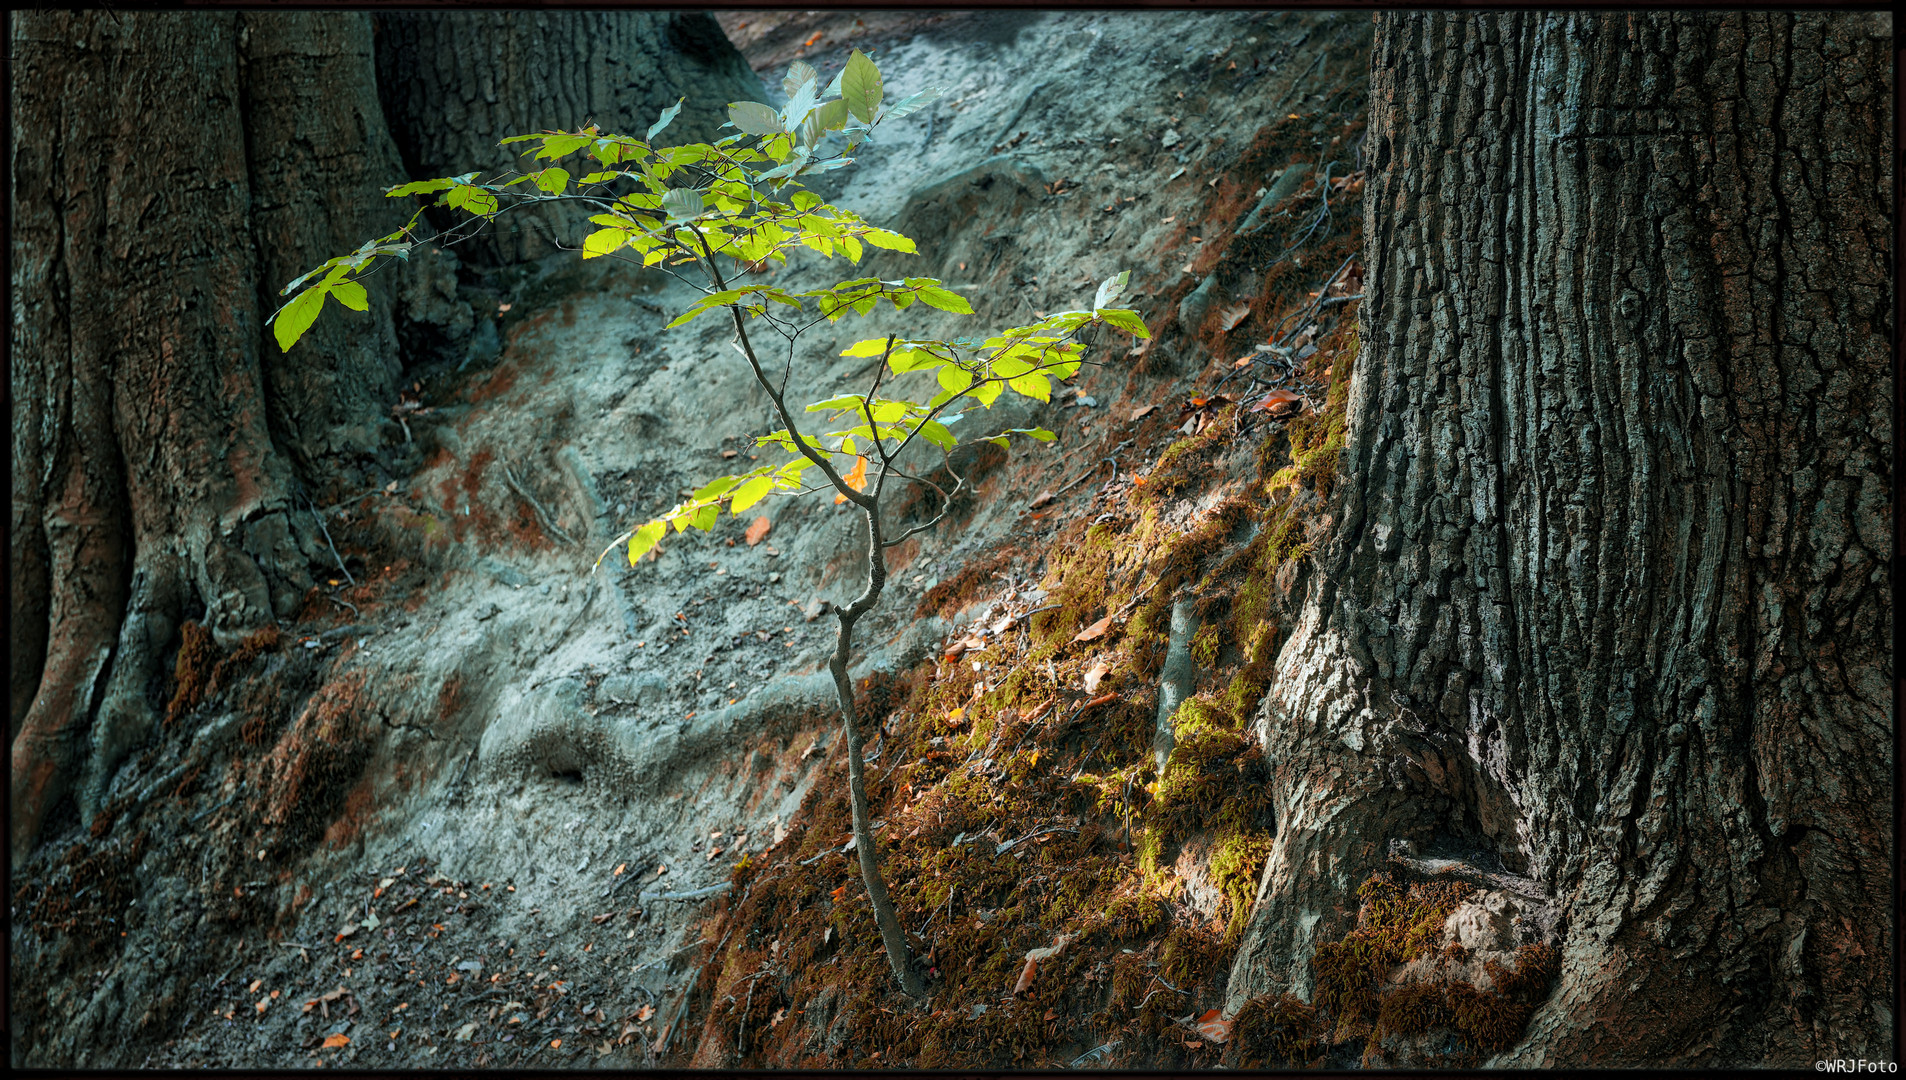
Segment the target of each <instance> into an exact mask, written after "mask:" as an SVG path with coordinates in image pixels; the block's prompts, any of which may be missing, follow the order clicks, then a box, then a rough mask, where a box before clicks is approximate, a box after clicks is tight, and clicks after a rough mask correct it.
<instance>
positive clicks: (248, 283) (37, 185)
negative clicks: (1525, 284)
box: [12, 13, 287, 862]
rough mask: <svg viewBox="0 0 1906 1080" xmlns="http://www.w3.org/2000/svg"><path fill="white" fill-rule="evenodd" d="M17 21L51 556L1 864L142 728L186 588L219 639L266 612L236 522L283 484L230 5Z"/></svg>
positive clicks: (40, 487) (39, 495)
mask: <svg viewBox="0 0 1906 1080" xmlns="http://www.w3.org/2000/svg"><path fill="white" fill-rule="evenodd" d="M14 18H15V20H16V21H15V24H14V26H15V38H14V40H15V43H16V49H17V51H18V52H19V53H20V59H19V61H18V65H19V66H18V68H17V69H16V71H17V74H18V77H17V78H16V80H15V84H14V87H15V99H14V125H15V126H14V133H15V144H14V162H15V165H14V168H15V173H14V176H15V180H14V184H15V187H14V192H13V194H14V206H15V208H16V214H17V215H18V219H19V220H21V221H22V222H23V224H24V223H28V222H30V223H31V224H30V225H29V226H28V227H27V228H26V229H25V230H23V231H22V232H21V233H20V234H19V235H18V236H16V238H15V252H16V265H18V266H20V267H21V268H22V271H23V273H22V274H21V276H20V277H19V278H17V279H16V281H17V285H16V287H17V289H18V291H17V292H16V296H17V297H18V300H17V303H18V304H19V305H20V307H21V309H22V310H24V311H29V312H34V313H35V314H34V315H33V316H32V317H30V318H29V319H28V320H27V325H28V326H29V327H31V329H23V330H22V331H16V334H17V335H18V336H16V346H17V347H16V351H15V354H14V371H15V380H16V383H15V386H16V395H17V396H16V400H17V401H18V402H19V408H20V409H21V410H22V413H23V414H26V415H29V416H30V417H31V419H30V420H29V421H28V423H27V424H22V425H18V426H17V428H16V431H17V430H18V428H21V427H27V426H33V427H35V428H37V431H35V432H34V433H33V434H31V435H28V436H26V437H25V439H24V441H26V442H27V443H28V444H29V445H28V446H26V447H25V451H26V452H25V453H24V454H22V455H21V457H20V459H19V460H20V462H21V464H22V465H24V466H26V467H25V468H21V469H17V470H16V473H15V486H14V490H15V505H16V518H15V520H16V525H18V526H19V527H21V528H22V531H23V532H28V533H30V532H31V530H32V529H33V528H34V526H35V522H34V521H33V520H32V517H33V515H32V514H31V513H30V512H28V513H24V514H23V513H22V512H21V511H20V509H19V507H20V505H21V502H22V501H23V499H24V501H25V502H26V503H28V504H29V505H31V504H33V503H36V502H37V503H38V504H39V506H40V507H41V508H42V509H41V512H40V513H39V515H38V517H39V522H38V527H39V528H40V530H41V531H42V532H43V535H44V539H43V541H40V542H43V543H44V544H45V545H46V549H45V550H46V551H47V552H48V553H49V555H50V557H49V558H48V559H47V563H46V565H47V566H48V568H49V570H50V573H49V576H48V578H47V579H45V582H44V583H42V582H41V581H37V580H34V579H33V578H31V577H27V578H26V579H25V580H24V581H23V582H22V584H23V586H24V588H23V590H22V591H24V592H27V593H28V594H29V595H32V594H34V593H44V594H45V595H47V596H48V597H49V599H48V601H47V611H48V613H49V614H48V618H47V619H46V621H45V623H44V624H43V625H44V628H45V629H44V635H45V636H44V641H45V642H46V645H45V646H44V649H45V652H44V655H45V662H44V665H43V667H42V669H41V671H39V672H21V671H18V670H16V671H15V673H14V674H15V679H16V690H15V703H16V707H17V702H18V701H19V700H20V697H21V693H20V690H19V687H20V686H21V685H22V684H23V683H24V684H26V685H36V686H37V694H36V696H34V697H33V698H32V699H31V705H30V706H29V707H28V709H27V713H26V716H25V718H24V720H23V722H22V728H21V732H20V734H19V736H18V737H17V738H16V739H15V741H14V747H13V781H14V783H13V793H12V805H13V822H14V828H13V838H12V839H13V853H14V857H15V860H16V862H17V860H18V859H19V857H20V856H21V855H22V854H23V851H24V845H30V843H31V842H32V840H33V839H34V837H35V835H36V834H37V831H38V827H39V823H40V820H41V818H42V816H43V815H44V813H45V812H46V811H47V810H48V809H50V808H51V806H52V805H53V804H54V803H55V802H56V801H57V800H58V799H59V797H60V795H61V794H63V793H64V791H65V790H66V789H67V787H68V785H69V784H70V783H71V782H72V779H73V773H74V769H75V764H76V759H77V756H78V754H79V753H80V746H81V744H82V741H83V740H85V739H86V738H88V737H90V738H91V740H92V742H93V743H94V744H95V745H96V746H98V745H101V744H102V741H103V743H104V744H106V745H108V746H109V747H110V746H116V745H118V744H120V743H122V742H124V741H127V740H130V739H133V738H136V737H137V734H138V732H139V731H140V729H143V728H149V726H150V721H151V717H152V715H153V710H152V702H151V700H150V697H149V691H150V689H151V687H150V686H149V685H148V684H149V682H150V681H151V677H152V676H153V675H154V674H155V670H154V668H155V665H154V663H153V660H154V658H155V657H156V654H157V652H158V650H159V649H161V648H162V647H163V645H164V643H165V642H166V641H167V640H168V639H170V637H171V636H172V634H173V631H174V626H173V621H172V620H173V618H175V617H176V615H177V612H178V609H179V607H180V604H181V600H182V596H181V589H182V588H187V587H189V588H192V589H194V590H195V591H196V593H197V595H198V596H199V597H200V598H202V600H203V602H204V604H205V608H206V622H207V624H208V625H209V626H210V627H211V628H212V629H213V631H214V633H215V634H217V635H219V636H220V637H221V638H223V639H225V640H228V641H229V640H232V639H235V638H236V637H238V636H241V635H243V634H244V633H245V632H247V631H249V630H251V629H254V628H256V627H257V626H259V625H261V624H262V623H264V622H265V621H267V620H269V619H270V618H271V610H270V595H269V588H268V586H267V583H266V580H265V577H264V575H263V574H262V573H261V572H260V569H259V567H258V565H257V564H256V563H255V562H254V561H253V560H252V558H251V557H250V556H249V555H247V554H246V553H245V551H244V544H245V541H246V528H245V527H246V525H247V523H248V522H251V521H253V520H254V519H257V518H260V517H262V516H264V515H266V514H269V513H270V512H271V511H272V510H273V509H274V508H275V506H276V505H277V503H278V502H279V501H280V500H281V497H282V496H281V492H282V490H283V487H284V483H285V480H286V478H287V477H286V473H285V470H284V468H283V466H282V462H281V460H280V459H279V458H278V457H277V455H276V454H275V452H274V450H273V447H272V444H271V440H270V437H269V435H268V434H267V432H266V428H265V422H264V414H263V408H262V406H263V397H262V395H261V394H260V389H259V370H258V351H257V342H258V333H257V327H258V313H257V292H256V288H255V287H256V270H255V267H254V262H253V255H252V249H251V244H250V237H249V235H248V217H247V214H248V210H249V200H250V185H249V181H248V176H247V171H246V162H245V141H244V138H243V132H242V116H241V110H240V99H239V86H238V78H237V75H238V72H237V65H236V63H235V62H234V60H235V57H236V52H235V41H234V37H235V34H236V29H237V23H236V17H223V16H219V17H201V16H186V15H151V16H147V15H140V16H120V17H119V18H118V21H117V22H115V21H114V19H113V17H112V16H111V15H107V14H104V13H100V14H91V13H87V14H68V13H54V14H38V15H26V14H17V15H15V16H14ZM161 58H162V59H161ZM20 441H22V440H21V437H20V436H18V435H16V446H18V445H19V443H20ZM121 507H123V514H124V516H125V519H126V520H125V521H124V522H123V524H122V522H121V520H120V517H121V514H122V510H121ZM36 539H37V538H27V539H24V540H23V541H16V544H17V545H19V546H18V547H16V550H20V549H21V548H26V549H29V550H30V549H31V548H32V546H33V544H34V542H35V540H36ZM128 563H129V564H130V566H129V569H130V580H129V581H128V579H127V569H128V565H127V564H128ZM16 565H18V563H16ZM22 569H23V570H24V569H28V568H26V567H23V568H22ZM30 602H31V601H29V603H30ZM16 611H18V609H16ZM23 614H26V613H23ZM16 633H19V634H21V635H22V637H23V638H25V639H26V640H27V641H28V642H29V643H30V642H31V641H32V640H33V638H35V637H37V636H38V635H39V634H40V633H41V630H40V627H38V626H34V625H31V624H29V625H24V626H22V625H20V624H18V623H16ZM26 651H27V652H28V653H29V655H31V654H32V653H34V652H37V651H38V650H35V649H33V648H32V647H31V645H30V644H29V647H28V649H27V650H26ZM95 707H96V708H97V710H98V718H97V720H96V721H95V720H94V719H93V710H94V708H95ZM89 722H90V727H91V730H90V732H89V731H88V726H89Z"/></svg>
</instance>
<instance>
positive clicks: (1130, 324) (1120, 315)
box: [1098, 308, 1152, 338]
mask: <svg viewBox="0 0 1906 1080" xmlns="http://www.w3.org/2000/svg"><path fill="white" fill-rule="evenodd" d="M1098 314H1099V318H1101V319H1104V320H1105V321H1106V322H1108V323H1111V324H1112V325H1113V326H1116V327H1118V328H1119V329H1120V330H1123V331H1125V332H1127V333H1129V334H1131V335H1132V336H1134V337H1141V338H1148V337H1151V336H1152V334H1151V331H1150V330H1147V329H1146V328H1145V320H1144V319H1141V318H1139V317H1138V312H1136V311H1125V310H1123V309H1120V308H1106V309H1105V310H1104V311H1101V312H1099V313H1098Z"/></svg>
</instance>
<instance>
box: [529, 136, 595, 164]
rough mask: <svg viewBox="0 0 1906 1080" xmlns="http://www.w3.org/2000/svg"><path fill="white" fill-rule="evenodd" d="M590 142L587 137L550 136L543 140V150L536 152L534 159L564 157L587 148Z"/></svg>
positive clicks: (589, 137)
mask: <svg viewBox="0 0 1906 1080" xmlns="http://www.w3.org/2000/svg"><path fill="white" fill-rule="evenodd" d="M590 140H591V136H588V135H551V136H550V137H549V138H547V139H544V140H543V148H542V149H541V150H538V151H536V159H537V160H538V161H540V160H542V159H544V158H559V157H565V156H567V155H569V154H573V153H575V152H576V151H578V150H580V149H582V148H583V147H585V146H588V145H589V143H590Z"/></svg>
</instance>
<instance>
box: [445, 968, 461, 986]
mask: <svg viewBox="0 0 1906 1080" xmlns="http://www.w3.org/2000/svg"><path fill="white" fill-rule="evenodd" d="M462 978H463V973H462V972H460V971H453V972H451V973H450V974H449V975H446V976H444V980H443V981H444V983H445V984H446V985H454V984H455V983H456V982H457V981H458V980H460V979H462Z"/></svg>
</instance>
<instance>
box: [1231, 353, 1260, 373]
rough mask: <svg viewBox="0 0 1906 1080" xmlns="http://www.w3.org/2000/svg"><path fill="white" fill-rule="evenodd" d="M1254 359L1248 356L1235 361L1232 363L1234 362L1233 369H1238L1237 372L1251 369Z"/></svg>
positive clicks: (1232, 363)
mask: <svg viewBox="0 0 1906 1080" xmlns="http://www.w3.org/2000/svg"><path fill="white" fill-rule="evenodd" d="M1253 359H1255V357H1250V356H1246V357H1243V358H1241V359H1238V360H1234V361H1232V362H1231V366H1232V367H1233V368H1236V369H1237V370H1239V371H1242V370H1244V369H1245V368H1248V367H1250V366H1251V361H1252V360H1253Z"/></svg>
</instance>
